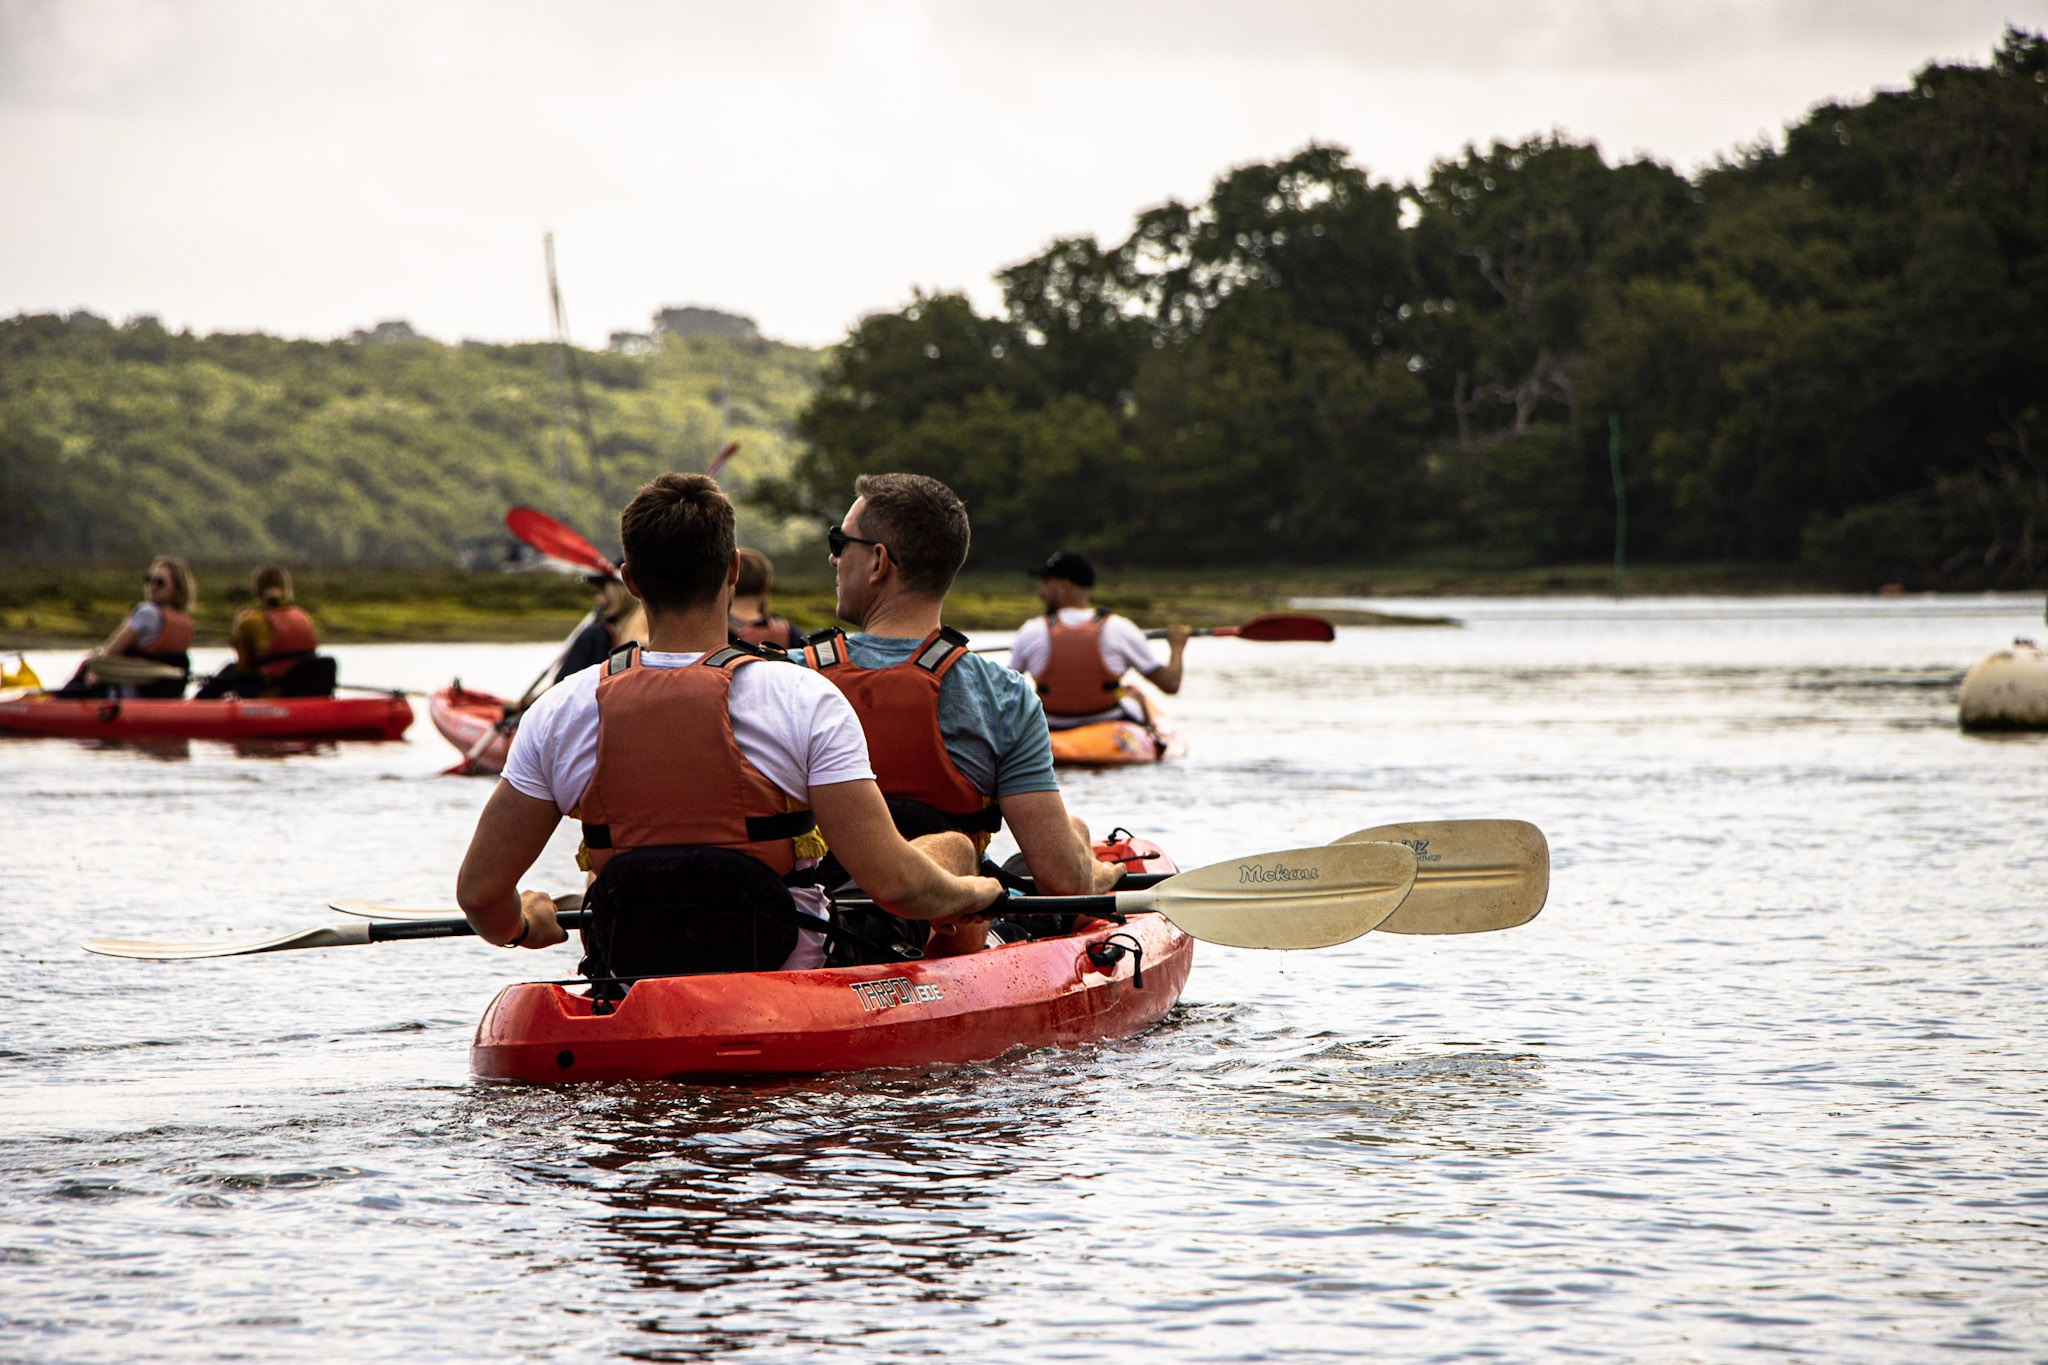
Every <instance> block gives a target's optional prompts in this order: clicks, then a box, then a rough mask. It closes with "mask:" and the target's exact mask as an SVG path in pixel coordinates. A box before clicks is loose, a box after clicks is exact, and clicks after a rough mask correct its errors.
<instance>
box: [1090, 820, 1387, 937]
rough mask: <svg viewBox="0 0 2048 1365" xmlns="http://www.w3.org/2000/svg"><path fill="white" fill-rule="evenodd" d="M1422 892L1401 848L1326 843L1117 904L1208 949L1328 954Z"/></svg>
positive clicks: (1182, 878)
mask: <svg viewBox="0 0 2048 1365" xmlns="http://www.w3.org/2000/svg"><path fill="white" fill-rule="evenodd" d="M1414 885H1415V854H1414V853H1413V851H1411V850H1410V849H1408V848H1406V847H1404V846H1402V845H1400V844H1395V843H1347V844H1325V845H1323V846H1322V847H1320V848H1296V849H1288V850H1286V851H1285V852H1281V853H1257V854H1252V855H1250V856H1248V857H1244V858H1234V859H1231V860H1230V861H1228V862H1221V863H1211V864H1210V865H1209V866H1207V867H1198V868H1196V869H1195V870H1194V871H1192V872H1183V873H1181V874H1180V875H1179V876H1177V877H1170V878H1168V879H1167V880H1165V881H1163V882H1161V883H1159V885H1157V886H1155V887H1153V888H1152V889H1151V890H1150V891H1126V892H1123V893H1122V894H1120V895H1118V896H1117V898H1116V905H1117V908H1118V909H1120V910H1124V911H1127V912H1128V911H1135V910H1156V911H1158V912H1159V913H1160V914H1162V915H1164V916H1166V918H1168V919H1170V920H1172V921H1173V922H1174V923H1175V924H1177V925H1179V926H1180V927H1181V928H1182V929H1184V930H1185V931H1187V932H1188V933H1189V934H1191V935H1193V936H1194V937H1195V938H1198V939H1201V940H1202V941H1203V942H1205V943H1221V944H1225V945H1228V946H1230V947H1233V948H1327V947H1329V946H1331V945H1332V944H1336V943H1346V942H1349V941H1350V940H1352V939H1354V938H1357V937H1358V936H1359V935H1360V934H1362V933H1364V932H1366V930H1368V929H1371V928H1372V927H1373V926H1375V925H1377V924H1379V923H1380V922H1381V921H1383V920H1385V919H1386V917H1387V916H1388V915H1391V914H1393V913H1394V911H1395V910H1396V909H1397V908H1398V907H1399V906H1400V904H1401V900H1402V898H1403V897H1405V896H1406V895H1407V894H1408V890H1409V888H1410V887H1412V886H1414Z"/></svg>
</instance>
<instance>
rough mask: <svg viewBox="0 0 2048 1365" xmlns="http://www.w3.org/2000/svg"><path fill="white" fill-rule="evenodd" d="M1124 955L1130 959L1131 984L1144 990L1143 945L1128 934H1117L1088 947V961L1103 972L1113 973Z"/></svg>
mask: <svg viewBox="0 0 2048 1365" xmlns="http://www.w3.org/2000/svg"><path fill="white" fill-rule="evenodd" d="M1125 954H1129V955H1130V959H1131V984H1132V985H1133V986H1135V987H1137V988H1138V989H1139V990H1141V991H1142V990H1144V989H1145V945H1144V944H1142V943H1140V942H1138V940H1137V939H1135V938H1133V937H1131V936H1130V935H1129V934H1121V933H1119V934H1111V935H1110V936H1109V937H1108V938H1105V939H1098V940H1097V941H1096V942H1094V943H1091V944H1089V945H1088V960H1089V961H1090V962H1092V963H1094V964H1095V967H1096V969H1097V970H1099V971H1103V972H1114V971H1115V970H1116V964H1117V963H1119V962H1121V961H1123V960H1124V956H1125Z"/></svg>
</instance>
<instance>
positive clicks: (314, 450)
mask: <svg viewBox="0 0 2048 1365" xmlns="http://www.w3.org/2000/svg"><path fill="white" fill-rule="evenodd" d="M572 358H573V360H574V362H575V365H574V369H573V372H570V371H568V367H566V366H565V367H563V368H562V370H558V369H557V361H558V359H559V357H558V356H557V355H556V353H555V348H554V347H553V346H551V345H546V344H532V345H508V346H496V345H481V344H477V343H464V344H462V345H459V346H448V345H443V344H441V343H439V342H434V341H429V340H425V339H418V340H401V341H396V342H386V343H376V342H358V341H333V342H317V341H293V340H285V339H281V338H278V337H272V336H264V335H234V334H225V333H223V334H216V335H212V336H194V335H192V334H190V333H185V332H175V333H174V332H170V331H167V330H165V329H164V328H163V327H162V326H160V325H159V324H158V323H157V322H156V321H155V320H153V319H148V318H143V319H138V320H135V321H131V322H129V323H127V324H125V325H122V326H114V325H111V324H109V323H107V322H106V321H104V320H102V319H99V318H97V317H94V316H92V315H90V314H84V313H78V314H72V315H70V316H68V317H56V316H50V315H24V316H19V317H14V318H10V319H6V320H4V321H0V555H5V556H9V557H16V558H24V559H63V560H105V559H108V558H116V557H125V558H131V559H132V558H134V557H136V556H138V555H140V556H148V555H151V554H176V555H181V556H184V557H185V558H188V559H192V560H195V561H196V560H207V561H215V562H219V561H231V560H232V561H248V560H255V559H263V558H278V559H284V560H288V561H290V562H292V563H298V564H389V565H425V564H447V563H452V562H454V561H455V560H456V559H457V557H458V554H459V552H460V551H461V549H462V547H463V546H464V545H465V544H473V543H475V542H476V541H478V540H481V539H488V538H490V537H492V536H493V535H494V534H502V522H501V518H502V517H503V516H504V513H505V510H506V508H507V507H509V506H511V505H513V504H515V503H531V504H534V505H536V506H539V507H542V508H545V509H546V510H548V511H549V512H551V513H554V514H556V515H559V516H562V517H563V518H564V519H565V520H567V521H568V522H570V524H572V525H574V526H576V527H577V528H578V529H579V530H581V531H582V532H584V533H585V534H586V535H588V536H590V537H591V538H592V539H593V540H595V541H597V542H598V543H599V544H600V545H605V546H613V548H615V545H614V542H616V540H617V528H618V509H619V508H620V507H621V506H623V505H624V503H625V501H626V500H627V499H628V498H630V497H631V496H632V491H633V490H634V489H635V488H637V487H639V486H640V484H642V483H644V482H645V481H646V480H647V479H649V478H651V477H653V476H654V475H655V474H657V473H661V472H663V471H665V470H670V469H702V468H704V467H705V466H706V465H707V464H708V463H709V462H710V460H711V458H712V457H713V455H715V454H716V452H717V451H718V449H719V446H720V444H721V442H722V441H724V440H727V439H737V440H739V441H740V442H741V450H740V454H739V456H738V457H736V459H735V461H734V463H733V464H732V466H730V470H731V473H730V475H729V477H730V479H731V481H732V483H733V485H734V486H735V487H737V488H738V489H740V490H741V491H742V492H743V493H744V491H745V489H746V488H747V486H748V485H749V484H750V483H751V482H753V481H754V480H755V479H757V478H762V477H765V476H767V475H770V474H773V473H777V472H780V471H782V470H784V469H786V468H787V467H788V465H789V463H790V461H791V459H792V458H793V456H794V452H795V441H794V437H793V435H792V427H793V425H794V423H795V420H796V415H797V412H798V410H799V409H800V408H801V407H802V405H803V403H804V402H805V401H806V399H808V397H809V396H810V394H811V392H812V390H813V388H814V387H815V383H816V370H817V365H818V359H819V357H818V353H817V352H815V351H811V350H805V349H803V348H799V347H794V346H783V345H780V344H777V343H774V342H770V341H764V340H760V339H756V338H691V339H683V338H678V337H674V336H664V337H662V338H661V340H660V343H659V345H657V346H655V347H654V348H653V349H652V350H651V351H649V352H647V353H645V354H633V355H627V354H619V353H614V352H599V351H577V352H575V353H574V355H573V357H572ZM569 373H573V375H574V382H573V383H571V382H569V378H568V375H569ZM749 520H750V525H749V527H748V530H749V533H750V535H751V537H752V538H753V539H754V540H756V541H757V542H760V543H765V544H770V545H773V544H775V543H776V541H777V538H778V537H779V536H781V535H783V534H785V532H784V528H782V527H781V526H780V525H779V523H776V522H775V521H774V520H773V519H772V518H769V519H763V518H761V517H758V516H754V517H750V519H749ZM810 529H812V528H807V540H806V544H807V545H808V544H809V540H810V539H814V536H808V531H809V530H810ZM821 553H822V552H821Z"/></svg>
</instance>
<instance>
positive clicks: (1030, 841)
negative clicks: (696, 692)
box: [801, 474, 1121, 956]
mask: <svg viewBox="0 0 2048 1365" xmlns="http://www.w3.org/2000/svg"><path fill="white" fill-rule="evenodd" d="M854 490H855V493H856V495H857V496H856V497H855V498H854V502H853V506H852V507H851V508H850V509H848V511H847V513H846V518H845V520H844V521H842V522H840V524H839V525H837V526H835V527H833V528H832V529H831V530H830V531H829V532H827V534H826V541H827V544H828V546H829V548H830V550H831V562H832V566H833V573H834V575H835V586H836V589H837V601H836V603H835V610H836V612H837V614H838V616H839V619H840V620H842V621H845V622H846V623H848V624H849V625H851V626H853V627H854V628H855V633H854V634H852V635H845V634H842V633H841V632H839V631H836V630H834V631H830V632H825V633H821V634H818V635H814V636H812V637H811V639H810V641H809V642H808V643H807V644H806V645H805V646H804V650H803V654H802V655H801V658H802V659H803V661H804V662H805V663H807V664H808V665H809V666H810V667H812V668H815V669H818V670H819V671H821V672H822V673H823V674H824V675H825V676H826V677H828V678H830V679H831V680H832V681H833V682H835V683H837V684H838V685H839V688H840V690H841V691H843V692H845V693H846V696H847V699H848V700H850V701H851V702H852V703H853V708H854V710H855V711H857V712H859V713H860V718H861V722H862V724H863V725H865V726H866V727H867V735H868V749H869V752H870V753H871V754H872V755H873V756H874V763H875V773H876V777H877V780H878V781H879V782H880V784H881V788H882V793H883V795H885V796H887V797H888V798H889V809H890V813H891V814H892V816H893V817H894V818H895V820H896V826H897V828H898V829H900V830H901V831H902V832H903V833H904V834H906V835H909V836H912V837H918V836H923V837H921V838H919V840H918V841H919V846H920V847H923V848H925V849H926V851H927V852H930V853H931V854H932V855H933V856H934V857H937V858H939V859H940V860H941V861H942V862H944V863H945V864H946V866H948V867H950V868H952V869H953V870H954V871H956V872H958V871H968V870H971V869H972V868H974V867H975V865H976V863H977V860H978V857H979V855H980V853H981V851H982V850H983V849H985V848H986V847H987V845H988V841H989V838H990V836H991V835H992V834H993V833H994V832H995V831H997V830H999V829H1000V828H1002V826H1003V825H1005V824H1007V825H1008V826H1009V827H1010V833H1011V835H1012V836H1013V837H1014V838H1015V839H1016V840H1017V846H1018V848H1019V849H1020V850H1021V851H1022V852H1023V854H1024V861H1025V862H1026V864H1028V865H1029V867H1030V870H1031V874H1032V877H1033V878H1034V880H1035V881H1036V883H1037V887H1038V890H1039V891H1040V892H1042V893H1044V894H1047V895H1054V896H1073V895H1090V894H1097V893H1100V892H1103V891H1106V890H1108V889H1109V887H1110V886H1111V885H1112V884H1113V883H1114V882H1115V881H1116V879H1117V877H1118V875H1119V874H1120V872H1121V869H1119V868H1118V867H1116V866H1114V865H1111V864H1107V863H1100V862H1097V861H1096V860H1095V858H1094V857H1093V856H1092V855H1091V854H1090V853H1089V851H1088V831H1087V828H1086V826H1084V825H1083V824H1082V823H1081V821H1080V820H1078V819H1076V818H1074V817H1072V816H1070V815H1069V814H1068V813H1067V806H1066V802H1065V801H1064V800H1063V799H1062V798H1061V796H1060V790H1059V783H1058V781H1057V780H1056V779H1055V778H1054V776H1053V771H1052V746H1051V741H1050V740H1049V739H1048V738H1047V736H1046V728H1045V717H1044V715H1043V713H1042V712H1041V710H1040V709H1039V705H1038V698H1037V697H1035V696H1033V695H1032V692H1031V689H1030V687H1029V686H1027V685H1026V684H1025V682H1024V680H1023V679H1022V678H1021V677H1019V676H1018V675H1017V674H1015V673H1012V672H1011V671H1010V670H1009V669H1007V668H1004V667H1002V666H1001V665H1000V664H996V663H993V662H991V661H990V660H988V659H986V658H984V657H983V656H981V655H979V654H975V653H972V652H970V651H969V650H968V648H967V638H966V637H965V636H964V635H961V634H960V633H959V632H958V631H956V630H953V629H951V628H950V627H948V626H945V625H942V624H941V616H942V614H943V613H944V611H945V606H946V593H947V591H948V590H949V589H950V588H951V587H952V586H953V578H954V576H955V575H956V574H958V573H959V571H960V566H961V565H962V564H963V563H965V562H966V560H967V542H968V535H969V528H968V522H967V509H966V508H965V507H963V506H962V505H961V503H960V499H959V498H958V497H956V496H954V493H953V490H952V489H950V488H948V487H946V485H944V484H942V483H940V482H939V481H938V480H937V479H930V478H926V477H924V476H923V475H920V474H869V475H863V476H862V477H861V478H860V479H859V480H858V481H857V482H856V483H855V484H854ZM940 832H945V837H944V838H943V839H942V838H941V835H940ZM835 851H836V846H835ZM856 880H858V878H856ZM934 937H935V938H936V937H937V936H936V935H935V936H934ZM968 946H969V947H972V946H980V945H968ZM926 953H927V955H929V956H943V955H944V951H943V950H940V951H937V952H935V951H934V950H933V948H932V947H930V946H928V947H927V948H926Z"/></svg>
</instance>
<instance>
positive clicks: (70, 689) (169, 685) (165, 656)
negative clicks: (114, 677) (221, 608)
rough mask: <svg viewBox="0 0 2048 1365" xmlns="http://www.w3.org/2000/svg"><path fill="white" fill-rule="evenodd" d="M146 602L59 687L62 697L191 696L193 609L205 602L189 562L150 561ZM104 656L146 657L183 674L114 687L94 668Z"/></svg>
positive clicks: (160, 558)
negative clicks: (188, 687) (187, 693)
mask: <svg viewBox="0 0 2048 1365" xmlns="http://www.w3.org/2000/svg"><path fill="white" fill-rule="evenodd" d="M142 584H143V592H144V594H145V598H144V600H143V601H142V602H140V603H138V604H137V605H136V607H135V609H134V610H133V611H131V612H129V613H128V619H127V620H125V621H123V622H122V623H121V628H120V629H119V630H116V631H115V632H114V633H113V634H112V635H109V636H108V637H107V642H106V643H105V644H103V645H101V646H100V647H99V648H98V649H96V650H94V651H93V652H92V653H91V654H89V655H87V656H86V659H85V662H84V663H82V664H80V665H79V666H78V671H77V672H76V673H74V674H72V675H71V681H69V682H67V683H65V684H64V686H62V687H60V688H58V689H57V691H56V693H55V695H57V696H60V697H114V696H120V697H166V698H170V699H172V700H176V699H177V698H179V697H182V696H184V695H185V684H186V682H187V681H188V680H189V679H190V678H191V676H192V658H191V655H190V654H189V653H188V651H189V650H190V649H191V648H192V608H193V606H194V605H196V604H197V602H198V601H199V584H198V582H197V580H195V579H194V578H193V577H192V570H191V569H189V568H187V567H186V565H185V561H184V560H182V559H174V558H172V557H171V556H169V555H159V556H157V557H156V558H155V559H154V560H152V561H150V565H149V572H148V573H146V574H144V575H143V576H142ZM104 658H131V659H146V660H148V661H149V662H151V663H160V664H167V665H169V666H170V667H172V668H175V669H177V670H178V676H177V677H175V678H166V679H164V680H162V681H160V682H151V683H140V684H136V685H133V686H122V687H117V686H112V685H109V684H107V683H103V682H97V681H95V680H94V679H93V678H92V676H91V674H92V666H93V664H94V662H95V661H97V660H99V659H104Z"/></svg>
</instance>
